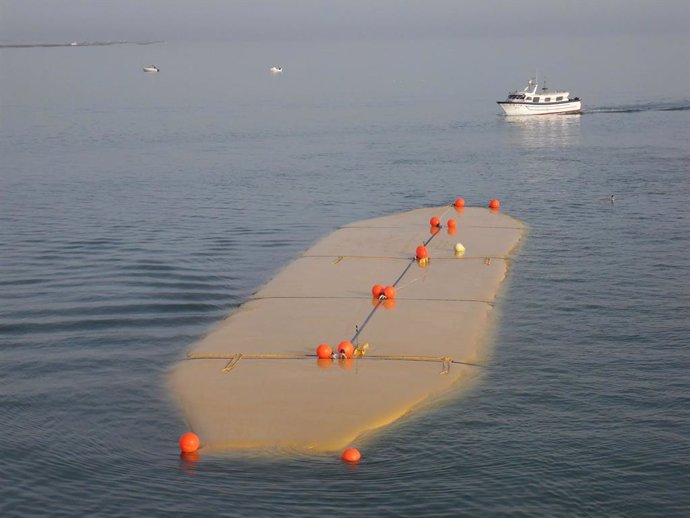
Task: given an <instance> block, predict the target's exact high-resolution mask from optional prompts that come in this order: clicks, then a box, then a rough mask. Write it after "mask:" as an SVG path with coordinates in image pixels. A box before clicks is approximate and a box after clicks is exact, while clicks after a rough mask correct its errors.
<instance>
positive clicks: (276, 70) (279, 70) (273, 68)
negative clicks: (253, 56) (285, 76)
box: [269, 67, 283, 74]
mask: <svg viewBox="0 0 690 518" xmlns="http://www.w3.org/2000/svg"><path fill="white" fill-rule="evenodd" d="M269 70H270V71H271V72H272V73H274V74H279V73H281V72H282V71H283V67H271V68H270V69H269Z"/></svg>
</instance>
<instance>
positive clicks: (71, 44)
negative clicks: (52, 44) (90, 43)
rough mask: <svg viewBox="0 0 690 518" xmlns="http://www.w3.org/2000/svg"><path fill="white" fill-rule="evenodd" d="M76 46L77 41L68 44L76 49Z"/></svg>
mask: <svg viewBox="0 0 690 518" xmlns="http://www.w3.org/2000/svg"><path fill="white" fill-rule="evenodd" d="M77 45H79V42H78V41H73V42H72V43H70V46H71V47H76V46H77Z"/></svg>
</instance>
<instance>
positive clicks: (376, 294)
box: [371, 284, 383, 299]
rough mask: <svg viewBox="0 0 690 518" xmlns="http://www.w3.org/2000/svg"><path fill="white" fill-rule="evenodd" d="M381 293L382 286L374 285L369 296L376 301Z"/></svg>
mask: <svg viewBox="0 0 690 518" xmlns="http://www.w3.org/2000/svg"><path fill="white" fill-rule="evenodd" d="M382 293H383V286H381V285H380V284H374V286H373V288H371V294H372V295H373V296H374V298H375V299H378V298H379V297H380V296H381V294H382Z"/></svg>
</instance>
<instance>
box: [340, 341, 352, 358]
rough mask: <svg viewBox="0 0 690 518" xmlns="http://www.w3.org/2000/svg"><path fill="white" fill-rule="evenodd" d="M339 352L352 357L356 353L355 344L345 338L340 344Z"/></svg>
mask: <svg viewBox="0 0 690 518" xmlns="http://www.w3.org/2000/svg"><path fill="white" fill-rule="evenodd" d="M338 354H344V355H345V358H352V357H353V356H354V355H355V346H354V345H352V342H348V341H347V340H344V341H342V342H340V344H339V345H338Z"/></svg>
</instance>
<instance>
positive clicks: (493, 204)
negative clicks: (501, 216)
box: [489, 198, 501, 209]
mask: <svg viewBox="0 0 690 518" xmlns="http://www.w3.org/2000/svg"><path fill="white" fill-rule="evenodd" d="M489 208H490V209H500V208H501V202H500V201H499V200H498V199H496V198H492V199H491V200H489Z"/></svg>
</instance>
